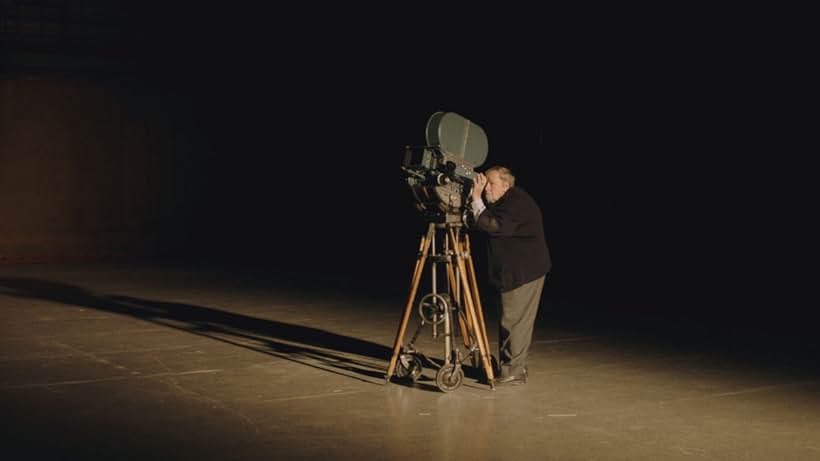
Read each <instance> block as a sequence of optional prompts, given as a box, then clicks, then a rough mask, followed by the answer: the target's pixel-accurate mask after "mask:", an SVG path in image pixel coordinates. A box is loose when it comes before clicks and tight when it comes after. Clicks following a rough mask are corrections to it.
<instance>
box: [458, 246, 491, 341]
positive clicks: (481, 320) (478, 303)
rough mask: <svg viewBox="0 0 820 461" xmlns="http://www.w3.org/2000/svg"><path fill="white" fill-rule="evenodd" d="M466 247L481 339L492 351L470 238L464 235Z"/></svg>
mask: <svg viewBox="0 0 820 461" xmlns="http://www.w3.org/2000/svg"><path fill="white" fill-rule="evenodd" d="M464 247H465V251H466V252H467V268H468V269H469V270H470V272H469V276H470V277H469V278H470V286H472V288H473V302H475V311H476V315H478V325H479V326H480V327H481V337H482V338H484V341H486V343H485V345H484V347H486V348H487V350H488V351H489V350H490V342H489V339H488V336H487V324H486V323H485V322H484V308H483V307H482V306H481V295H480V294H479V293H478V284H477V283H476V280H477V279H476V276H475V265H474V264H473V256H472V254H473V253H472V249H471V248H470V236H469V235H466V234H465V235H464Z"/></svg>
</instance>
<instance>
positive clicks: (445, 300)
mask: <svg viewBox="0 0 820 461" xmlns="http://www.w3.org/2000/svg"><path fill="white" fill-rule="evenodd" d="M439 234H443V237H444V238H443V239H441V238H439V239H437V235H439ZM437 240H438V242H440V243H441V244H442V245H441V246H442V247H443V248H442V249H441V251H439V248H438V246H439V245H437V243H438V242H437ZM427 263H431V264H430V270H431V273H432V279H431V281H432V286H433V293H432V294H430V295H427V297H425V299H427V298H428V297H430V296H432V297H433V298H432V300H433V301H434V302H433V303H432V306H433V308H434V309H433V310H434V311H435V312H433V314H432V317H434V318H435V320H437V321H432V322H430V323H432V324H433V328H434V333H433V334H434V337H435V336H436V333H435V328H436V324H437V323H438V321H441V322H443V323H444V344H445V353H444V365H443V366H442V367H441V368H440V369H439V370H438V374H437V376H436V383H437V384H438V387H439V388H440V389H441V390H443V391H445V392H448V391H451V390H454V389H456V388H457V387H458V386H460V385H461V382H462V380H463V377H464V372H463V370H462V369H461V356H460V354H459V353H458V350H457V348H455V347H453V344H452V312H454V311H455V312H457V313H458V315H457V316H456V317H457V319H458V325H459V328H460V331H461V336H462V338H463V339H464V346H465V347H466V348H468V349H469V350H471V351H473V352H475V351H476V349H477V351H478V353H479V356H480V359H481V360H480V361H481V364H482V365H483V367H484V372H485V373H486V376H487V380H488V382H489V385H490V387H491V388H492V389H495V378H494V376H493V367H492V363H491V359H490V352H489V351H490V347H489V341H488V340H487V328H486V326H485V323H484V314H483V310H482V308H481V299H480V296H479V292H478V285H477V284H476V274H475V266H474V264H473V259H472V256H471V252H470V239H469V236H468V235H467V234H466V233H462V232H461V223H460V222H456V223H453V222H448V223H433V222H431V223H429V225H428V228H427V233H426V234H425V235H422V237H421V242H420V243H419V252H418V258H417V259H416V266H415V269H414V270H413V278H412V282H411V285H410V294H409V296H408V298H407V305H406V306H405V308H404V316H403V317H402V320H401V324H400V325H399V329H398V332H397V334H396V341H395V344H394V346H393V356H392V357H391V358H390V364H389V365H388V368H387V374H386V375H385V382H388V383H389V382H390V378H391V377H392V376H393V373H394V372H395V371H397V362H398V360H399V356H400V355H402V354H405V355H406V354H407V353H408V349H409V353H410V354H412V353H413V352H414V347H413V346H412V343H413V341H415V339H416V336H418V332H419V331H418V330H417V331H416V334H415V335H414V337H413V340H411V342H410V343H409V344H408V345H407V346H408V347H406V346H405V343H404V334H405V331H406V330H407V324H408V321H409V320H410V314H411V312H412V310H413V305H414V302H415V300H416V294H417V292H418V287H419V282H420V281H421V278H422V273H423V272H424V267H425V264H427ZM437 263H443V264H445V265H446V271H447V274H446V275H447V282H448V287H449V296H448V297H443V296H440V295H438V294H437V293H436V280H437V275H436V264H437ZM449 300H452V301H449ZM451 302H452V303H453V306H450V303H451ZM420 307H424V306H420ZM427 307H430V306H429V305H428V306H427ZM431 320H432V319H431ZM424 323H425V316H424V315H422V324H421V325H419V329H420V328H421V326H423V325H424ZM414 357H415V356H414ZM473 357H474V365H477V363H475V362H476V360H475V354H473ZM404 363H405V362H402V363H401V364H399V367H398V368H399V369H400V371H401V372H402V373H401V374H404V375H410V376H411V377H412V378H413V379H414V380H415V378H416V377H417V376H418V374H420V371H421V363H420V361H419V360H418V359H415V360H414V361H413V363H415V366H414V368H415V369H414V370H410V371H408V370H407V369H406V365H405V364H404Z"/></svg>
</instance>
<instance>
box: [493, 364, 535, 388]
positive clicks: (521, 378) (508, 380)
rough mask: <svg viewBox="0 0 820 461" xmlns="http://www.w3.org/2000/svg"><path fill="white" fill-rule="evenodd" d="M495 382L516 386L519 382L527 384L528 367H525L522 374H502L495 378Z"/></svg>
mask: <svg viewBox="0 0 820 461" xmlns="http://www.w3.org/2000/svg"><path fill="white" fill-rule="evenodd" d="M495 384H503V385H510V386H516V385H519V384H527V369H526V368H525V369H524V371H523V372H521V374H518V375H509V376H502V377H499V378H498V379H496V380H495Z"/></svg>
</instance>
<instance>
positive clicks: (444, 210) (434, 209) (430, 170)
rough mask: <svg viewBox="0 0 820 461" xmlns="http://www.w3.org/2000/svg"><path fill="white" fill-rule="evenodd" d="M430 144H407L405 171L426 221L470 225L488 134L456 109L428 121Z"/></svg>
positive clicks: (428, 139) (428, 141)
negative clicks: (471, 201)
mask: <svg viewBox="0 0 820 461" xmlns="http://www.w3.org/2000/svg"><path fill="white" fill-rule="evenodd" d="M426 138H427V144H426V145H424V146H407V147H406V150H405V156H404V164H403V165H402V171H403V172H404V173H405V175H406V180H407V184H408V185H409V186H410V189H411V190H412V192H413V196H414V197H415V199H416V208H417V209H418V210H419V211H420V212H421V213H422V214H423V216H424V217H425V219H426V220H428V221H430V222H437V223H457V222H461V223H463V224H468V222H469V221H468V219H469V217H470V213H468V210H469V195H470V189H471V188H472V186H473V177H474V175H475V170H474V169H475V168H476V167H479V166H481V164H483V163H484V160H486V159H487V135H486V134H485V133H484V130H483V129H482V128H481V127H480V126H478V125H476V124H475V123H473V122H472V121H470V120H468V119H466V118H464V117H462V116H461V115H459V114H456V113H454V112H435V113H434V114H433V115H431V116H430V118H429V119H428V120H427V128H426Z"/></svg>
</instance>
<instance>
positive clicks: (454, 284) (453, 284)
mask: <svg viewBox="0 0 820 461" xmlns="http://www.w3.org/2000/svg"><path fill="white" fill-rule="evenodd" d="M447 277H448V280H449V281H450V293H459V290H458V280H457V279H456V274H455V272H454V271H453V267H452V264H447ZM453 301H454V302H456V303H460V304H459V305H461V306H463V305H464V304H463V303H461V300H460V299H453ZM464 312H465V314H467V323H468V325H469V324H471V320H470V315H469V314H470V313H469V312H468V311H464ZM457 318H458V327H459V329H460V330H461V337H462V339H463V340H464V347H466V348H468V349H469V348H470V344H471V341H470V334H469V332H468V330H467V326H465V325H464V320H462V318H461V316H460V315H459V316H457Z"/></svg>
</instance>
